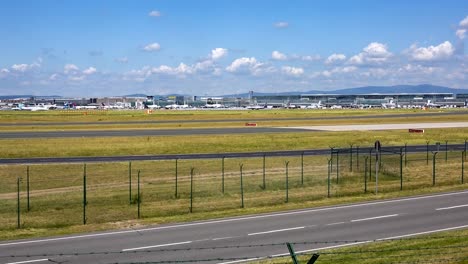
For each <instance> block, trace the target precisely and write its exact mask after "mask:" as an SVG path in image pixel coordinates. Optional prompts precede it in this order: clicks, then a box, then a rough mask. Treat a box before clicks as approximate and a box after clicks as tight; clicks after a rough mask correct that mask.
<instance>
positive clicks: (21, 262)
mask: <svg viewBox="0 0 468 264" xmlns="http://www.w3.org/2000/svg"><path fill="white" fill-rule="evenodd" d="M42 261H49V259H33V260H25V261H18V262H8V263H5V264H23V263H33V262H42Z"/></svg>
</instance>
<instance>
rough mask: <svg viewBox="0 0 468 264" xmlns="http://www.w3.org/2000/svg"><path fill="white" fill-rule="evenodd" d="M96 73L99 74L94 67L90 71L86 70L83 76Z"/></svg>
mask: <svg viewBox="0 0 468 264" xmlns="http://www.w3.org/2000/svg"><path fill="white" fill-rule="evenodd" d="M96 72H97V70H96V68H94V67H89V68H88V69H85V70H84V71H83V74H86V75H91V74H93V73H96Z"/></svg>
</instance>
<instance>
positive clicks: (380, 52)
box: [348, 42, 392, 65]
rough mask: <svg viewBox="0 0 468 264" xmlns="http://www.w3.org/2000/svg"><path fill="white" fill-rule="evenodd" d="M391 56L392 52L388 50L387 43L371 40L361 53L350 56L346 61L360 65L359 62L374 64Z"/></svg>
mask: <svg viewBox="0 0 468 264" xmlns="http://www.w3.org/2000/svg"><path fill="white" fill-rule="evenodd" d="M391 56H392V53H391V52H389V51H388V48H387V45H385V44H382V43H379V42H372V43H370V44H369V45H367V47H365V48H364V49H363V50H362V52H361V53H359V54H357V55H354V56H352V57H351V58H350V59H349V60H348V63H350V64H355V65H361V64H375V63H383V62H386V61H387V60H388V58H390V57H391Z"/></svg>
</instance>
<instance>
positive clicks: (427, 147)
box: [426, 140, 429, 165]
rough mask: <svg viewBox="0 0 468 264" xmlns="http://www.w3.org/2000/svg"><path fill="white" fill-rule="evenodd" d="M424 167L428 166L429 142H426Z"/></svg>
mask: <svg viewBox="0 0 468 264" xmlns="http://www.w3.org/2000/svg"><path fill="white" fill-rule="evenodd" d="M426 165H429V140H428V141H426Z"/></svg>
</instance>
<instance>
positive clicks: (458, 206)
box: [436, 204, 468, 211]
mask: <svg viewBox="0 0 468 264" xmlns="http://www.w3.org/2000/svg"><path fill="white" fill-rule="evenodd" d="M461 207H468V204H462V205H456V206H450V207H443V208H437V209H436V211H440V210H450V209H455V208H461Z"/></svg>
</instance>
